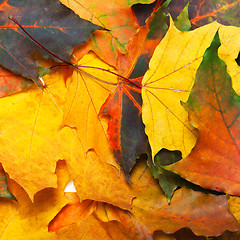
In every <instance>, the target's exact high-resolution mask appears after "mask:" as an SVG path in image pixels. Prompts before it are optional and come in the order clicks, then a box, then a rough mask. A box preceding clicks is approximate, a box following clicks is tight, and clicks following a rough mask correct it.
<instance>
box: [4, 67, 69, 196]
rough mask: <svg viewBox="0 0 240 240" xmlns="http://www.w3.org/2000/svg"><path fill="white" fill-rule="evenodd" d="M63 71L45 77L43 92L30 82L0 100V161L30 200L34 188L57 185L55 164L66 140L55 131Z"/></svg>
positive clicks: (61, 91) (63, 80) (60, 115)
mask: <svg viewBox="0 0 240 240" xmlns="http://www.w3.org/2000/svg"><path fill="white" fill-rule="evenodd" d="M66 74H67V72H66V71H65V70H64V69H63V70H61V71H58V72H55V73H52V74H51V75H48V76H46V77H45V78H44V79H45V84H46V85H45V89H44V91H42V90H41V89H40V88H38V87H37V86H36V85H32V86H31V87H29V88H28V89H27V90H25V91H23V92H21V93H18V94H14V95H11V96H8V97H5V98H1V99H0V115H1V121H0V125H1V136H0V143H1V144H0V152H1V154H0V155H1V163H2V165H3V167H4V169H5V171H6V172H7V173H8V174H9V176H10V178H12V179H13V180H15V181H16V182H17V183H19V184H20V185H21V186H22V187H23V188H24V189H25V190H26V192H27V193H28V194H29V196H30V198H31V199H33V195H34V194H35V193H36V192H37V191H39V190H41V189H43V188H45V187H55V186H56V180H57V179H56V175H55V174H54V171H55V165H56V162H57V161H58V160H59V158H60V157H61V152H64V148H65V147H64V146H66V145H67V144H66V143H65V141H66V140H67V139H68V136H67V135H65V134H64V132H61V133H60V132H59V131H58V127H59V125H60V123H61V121H62V107H63V102H64V100H65V92H66V87H65V80H66V77H65V75H66ZM47 86H48V87H47ZM16 169H17V171H16ZM46 176H47V177H46Z"/></svg>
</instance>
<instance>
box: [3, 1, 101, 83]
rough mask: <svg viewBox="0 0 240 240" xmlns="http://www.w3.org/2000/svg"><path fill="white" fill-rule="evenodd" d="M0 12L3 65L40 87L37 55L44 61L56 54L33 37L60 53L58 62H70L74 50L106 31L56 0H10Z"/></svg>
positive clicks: (4, 2)
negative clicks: (60, 60)
mask: <svg viewBox="0 0 240 240" xmlns="http://www.w3.org/2000/svg"><path fill="white" fill-rule="evenodd" d="M0 10H1V12H0V20H1V27H0V34H1V36H2V37H1V38H0V64H1V65H2V66H3V67H5V68H7V69H10V70H11V71H13V72H14V73H16V74H21V75H22V76H24V77H27V78H30V79H32V80H34V81H35V83H37V84H38V85H39V86H41V85H40V83H39V82H38V69H37V66H38V61H37V59H36V55H37V53H38V52H41V53H42V56H43V57H44V58H49V57H53V55H51V54H49V52H47V51H46V50H45V49H44V47H41V46H40V45H37V44H36V43H34V41H33V39H31V37H33V38H34V39H37V41H38V43H39V44H41V45H42V46H46V47H47V49H48V50H50V51H51V52H52V53H54V54H57V55H58V56H57V58H55V60H56V61H59V59H63V60H65V61H69V60H70V56H71V53H72V49H73V47H75V46H77V45H80V44H82V43H84V42H85V41H86V40H87V39H88V38H89V36H90V34H91V33H92V32H93V31H95V30H97V29H98V30H99V29H102V28H101V27H100V26H96V25H94V24H92V23H91V22H89V21H86V20H83V19H80V18H79V17H78V16H77V15H76V14H75V13H74V12H72V11H71V10H70V9H68V8H66V7H65V6H64V5H62V4H61V3H59V1H55V0H50V1H49V0H44V1H41V2H39V1H36V0H31V1H29V2H28V3H26V1H23V0H6V1H3V2H2V3H1V4H0ZM10 15H11V16H12V17H11V18H12V19H13V17H14V18H16V20H18V21H19V22H20V23H21V25H22V27H23V28H24V29H25V30H27V32H28V33H29V34H30V35H31V37H30V38H29V35H28V36H27V35H26V34H24V33H23V31H22V30H23V29H22V30H21V29H20V26H19V25H16V24H14V23H13V22H12V21H11V20H10V19H8V16H10ZM14 21H15V20H14ZM55 56H56V55H55ZM30 69H31V70H30Z"/></svg>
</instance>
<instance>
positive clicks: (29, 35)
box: [8, 16, 73, 65]
mask: <svg viewBox="0 0 240 240" xmlns="http://www.w3.org/2000/svg"><path fill="white" fill-rule="evenodd" d="M8 18H9V19H11V20H12V21H13V22H14V23H16V24H17V25H18V26H19V27H20V28H21V29H22V30H23V32H24V33H25V34H26V35H27V36H28V37H30V38H31V39H32V40H33V41H34V42H35V43H36V44H37V45H39V46H40V47H41V48H43V49H44V50H45V51H47V52H48V53H49V54H51V55H52V56H54V57H55V58H57V59H58V60H60V61H62V62H64V63H66V64H68V65H73V64H72V63H71V62H68V61H66V60H64V59H63V58H60V57H58V56H57V55H56V54H54V53H53V52H51V51H50V50H48V49H47V48H46V47H44V46H43V45H42V44H41V43H40V42H38V41H37V40H36V39H35V38H34V37H33V36H32V35H31V34H30V33H28V32H27V31H26V30H25V29H24V28H23V26H22V25H21V24H20V23H19V22H18V21H17V20H16V19H15V18H13V17H12V16H9V17H8Z"/></svg>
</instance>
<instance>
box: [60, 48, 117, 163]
mask: <svg viewBox="0 0 240 240" xmlns="http://www.w3.org/2000/svg"><path fill="white" fill-rule="evenodd" d="M79 64H80V65H82V66H83V65H85V68H83V67H81V69H83V70H84V71H85V72H82V71H81V70H80V71H74V73H73V75H72V78H71V81H70V82H69V86H68V90H67V95H66V101H65V103H64V110H63V113H64V115H63V122H62V124H61V126H62V127H64V126H68V127H74V128H76V129H77V134H78V136H79V138H80V141H81V144H82V149H83V151H84V154H86V153H87V152H88V151H89V150H91V149H93V150H94V151H96V153H97V155H98V156H99V157H100V158H101V159H102V160H103V159H104V161H105V162H108V163H109V164H113V165H116V166H117V164H116V161H115V159H114V157H113V154H112V150H111V148H110V145H109V142H108V136H107V133H106V132H105V129H104V124H106V123H104V122H101V121H100V117H99V116H98V113H99V110H100V108H101V106H102V104H103V103H104V102H105V100H106V98H107V97H108V95H109V93H110V91H111V90H112V89H113V88H114V87H115V86H116V85H117V84H118V81H119V80H118V78H117V76H116V75H114V74H113V72H111V71H114V69H113V68H112V67H110V66H109V65H107V64H106V63H104V62H103V61H102V60H100V59H99V58H98V57H97V56H96V55H95V54H94V53H89V54H87V55H86V56H85V57H84V58H83V59H82V60H81V61H80V62H79ZM87 67H89V68H87ZM104 70H106V71H104ZM107 71H110V72H107ZM96 136H97V137H96Z"/></svg>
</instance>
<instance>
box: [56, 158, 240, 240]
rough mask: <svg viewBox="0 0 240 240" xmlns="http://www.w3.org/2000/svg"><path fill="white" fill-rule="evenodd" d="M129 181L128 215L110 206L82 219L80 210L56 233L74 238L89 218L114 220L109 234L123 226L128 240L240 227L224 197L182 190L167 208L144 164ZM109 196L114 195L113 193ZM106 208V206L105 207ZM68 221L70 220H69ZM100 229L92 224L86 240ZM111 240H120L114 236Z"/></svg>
mask: <svg viewBox="0 0 240 240" xmlns="http://www.w3.org/2000/svg"><path fill="white" fill-rule="evenodd" d="M92 167H93V166H92ZM110 181H111V180H110ZM132 182H133V185H132V186H133V188H135V189H134V193H135V198H134V200H133V204H132V209H131V212H128V211H123V210H121V209H119V208H116V207H114V206H113V207H112V208H111V209H108V208H105V210H104V209H102V210H104V211H102V210H101V211H98V210H97V209H96V210H95V211H96V212H95V213H91V214H86V215H87V216H84V215H85V212H84V211H82V210H81V212H82V213H83V215H81V214H80V215H81V216H79V221H78V222H77V223H75V224H74V223H73V222H71V223H73V224H72V225H71V226H68V227H64V228H62V229H60V230H58V231H57V233H59V234H60V233H61V234H63V233H64V236H67V234H69V235H71V236H75V234H76V232H78V233H79V231H80V230H81V232H85V231H84V230H83V227H85V228H87V229H88V227H90V226H91V224H90V223H89V222H88V219H89V218H92V217H94V218H97V220H98V222H102V224H103V222H109V221H112V220H117V222H118V224H117V225H118V226H119V227H118V229H119V230H116V229H115V228H114V230H113V231H114V232H115V233H116V232H118V231H120V232H121V231H123V229H122V226H124V228H125V231H126V232H125V235H126V236H128V238H129V239H136V238H134V236H132V235H128V234H129V232H131V233H135V234H136V236H140V239H148V238H151V236H152V234H153V232H154V231H156V230H163V231H166V232H167V233H170V232H175V231H176V230H178V229H180V228H182V227H189V228H190V229H192V230H193V231H194V233H195V234H197V235H205V236H216V235H219V234H221V233H222V232H224V231H225V230H230V231H236V230H238V229H239V227H240V225H239V223H238V222H237V221H236V219H235V218H234V217H233V216H232V214H230V213H229V212H228V206H227V197H226V196H224V195H222V196H215V195H211V194H204V193H201V192H195V191H192V190H188V189H186V188H182V189H180V190H177V192H176V193H175V195H174V196H173V199H172V202H171V205H168V202H167V200H166V197H165V195H164V194H163V192H162V191H161V190H160V188H159V186H158V183H157V182H156V181H154V179H153V178H152V175H151V173H150V171H149V170H148V169H146V164H145V163H144V162H143V161H142V162H140V163H138V166H137V168H135V169H134V170H133V175H132ZM134 186H135V187H134ZM116 190H117V189H116ZM106 192H107V190H106ZM113 194H114V195H115V193H113ZM149 196H151V197H149ZM74 204H75V206H79V205H81V204H80V203H78V204H77V205H76V203H74ZM92 204H93V202H92V201H90V200H85V202H84V201H83V202H82V206H83V205H85V209H86V213H89V211H88V209H90V208H91V206H92ZM101 204H102V203H101ZM101 206H102V205H101ZM106 206H107V204H105V207H106ZM102 207H103V206H102ZM94 208H95V207H94ZM79 209H80V207H79ZM69 210H71V208H69ZM68 214H73V216H76V215H77V212H74V211H70V212H68ZM75 214H76V215H75ZM106 214H109V217H107V218H106V217H104V216H106ZM110 215H112V216H113V217H111V216H110ZM115 218H116V219H115ZM68 219H69V220H70V221H71V218H68ZM100 220H101V221H100ZM59 224H61V222H59ZM115 224H116V223H115ZM91 229H92V228H91ZM89 230H90V229H89ZM100 230H101V227H100V226H99V225H98V224H96V227H95V229H92V231H90V232H89V231H87V232H85V236H86V237H89V238H90V236H91V234H93V232H96V231H100ZM106 231H107V232H109V231H110V230H109V229H108V228H107V229H106ZM119 234H120V233H119ZM136 236H135V237H136ZM80 239H81V238H80ZM90 239H91V238H90ZM115 239H121V238H120V237H116V238H115ZM123 239H124V238H123ZM137 239H138V238H137Z"/></svg>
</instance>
